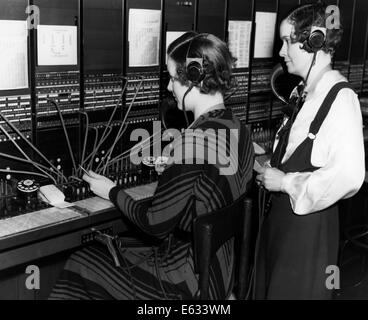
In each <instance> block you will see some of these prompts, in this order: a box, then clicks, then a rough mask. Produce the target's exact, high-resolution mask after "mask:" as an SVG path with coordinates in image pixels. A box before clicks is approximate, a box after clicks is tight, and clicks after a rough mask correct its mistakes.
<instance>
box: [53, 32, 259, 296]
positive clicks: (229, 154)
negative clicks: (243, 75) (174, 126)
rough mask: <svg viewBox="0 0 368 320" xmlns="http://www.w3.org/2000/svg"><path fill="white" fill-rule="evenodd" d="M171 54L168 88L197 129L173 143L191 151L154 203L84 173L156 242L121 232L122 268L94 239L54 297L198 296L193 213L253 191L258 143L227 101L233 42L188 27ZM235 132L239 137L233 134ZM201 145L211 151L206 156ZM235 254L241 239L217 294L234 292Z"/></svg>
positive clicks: (214, 278)
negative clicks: (145, 202) (133, 240)
mask: <svg viewBox="0 0 368 320" xmlns="http://www.w3.org/2000/svg"><path fill="white" fill-rule="evenodd" d="M167 53H168V64H167V67H168V72H169V75H170V82H169V85H168V90H169V91H170V92H172V94H173V95H174V97H175V99H176V101H177V103H178V108H179V109H184V108H185V109H186V110H187V111H191V112H193V114H194V119H195V121H194V123H192V125H191V128H192V129H196V130H195V131H188V132H185V133H184V134H183V137H182V139H178V140H174V141H173V150H174V151H175V150H181V151H185V152H184V153H185V158H180V157H178V158H174V159H173V160H174V162H172V163H170V164H168V166H167V167H166V168H165V170H164V171H163V173H162V174H161V175H160V176H159V180H158V186H157V189H156V191H155V193H154V195H153V198H152V201H151V202H150V203H149V204H148V205H143V204H142V203H139V202H137V201H135V200H133V199H132V198H131V197H130V196H129V195H128V194H127V193H126V192H125V191H124V189H123V188H120V187H117V186H115V184H114V183H113V182H112V181H110V180H109V179H107V178H105V177H103V176H100V175H98V174H95V173H94V172H89V176H88V175H84V176H83V179H84V180H85V181H87V182H88V183H89V184H90V187H91V190H92V191H93V192H94V193H95V194H96V195H98V196H100V197H103V198H105V199H110V200H111V201H112V202H113V203H114V204H115V206H116V207H117V208H118V209H119V210H120V211H121V213H122V216H123V218H124V219H128V220H130V222H132V223H133V224H134V225H136V226H137V227H138V228H140V229H141V230H142V231H143V232H144V233H146V234H147V235H149V236H151V237H152V240H155V241H151V242H147V241H146V242H145V243H143V244H142V243H140V244H135V245H132V244H131V242H130V243H129V242H127V241H125V239H123V238H122V239H120V240H119V244H120V245H119V249H118V250H117V251H118V252H117V255H118V256H120V258H121V259H120V264H121V266H120V267H119V266H115V264H114V261H113V260H112V257H111V255H110V253H109V252H108V250H107V248H106V247H103V246H98V245H93V246H90V247H87V248H83V249H82V250H80V251H78V252H76V253H74V254H73V255H72V256H71V257H70V259H69V260H68V262H67V264H66V266H65V269H64V271H63V273H62V275H61V278H60V279H59V281H58V282H57V284H56V286H55V287H54V289H53V292H52V294H51V298H53V299H139V300H142V299H149V300H151V299H193V298H195V297H197V296H198V293H199V292H198V275H197V274H196V273H195V272H194V267H193V250H192V243H191V238H192V237H191V236H192V222H193V219H194V218H195V217H196V216H198V215H202V214H206V213H211V212H214V211H216V210H218V209H220V208H223V207H225V206H227V205H229V204H231V203H232V202H233V201H235V200H237V199H238V198H239V197H241V196H242V195H243V194H244V193H245V192H246V190H247V183H248V182H249V181H250V180H251V177H252V168H253V146H252V144H251V141H250V135H249V132H248V131H247V129H246V127H245V126H244V125H243V124H241V123H240V121H239V120H238V119H236V118H235V117H234V116H233V115H232V112H231V110H229V109H226V108H225V105H224V93H225V92H226V91H228V90H229V89H230V88H231V85H232V76H231V70H232V66H233V62H234V60H233V58H232V56H231V54H230V52H229V50H228V48H227V46H226V44H225V43H224V42H222V41H221V40H220V39H218V38H217V37H215V36H213V35H210V34H196V33H193V32H188V33H185V34H184V35H182V36H181V37H180V38H179V39H177V40H175V41H174V42H173V43H172V44H171V45H170V46H169V48H168V52H167ZM208 129H209V131H206V130H208ZM220 129H221V131H222V132H226V135H227V137H228V138H230V143H228V140H227V139H226V138H225V139H224V137H222V138H221V137H219V136H218V137H217V138H218V141H217V143H216V135H217V133H218V131H219V130H220ZM202 132H207V133H208V135H209V136H211V135H212V136H213V137H215V140H214V141H215V144H216V145H211V143H210V142H209V141H210V140H211V139H210V138H209V140H208V143H207V144H206V142H204V141H205V140H206V139H207V138H205V137H204V136H203V134H202ZM234 132H235V133H236V134H234ZM233 134H234V135H236V137H233V138H235V140H234V139H233V138H231V137H230V135H233ZM199 141H202V142H199ZM206 141H207V140H206ZM212 141H213V140H212ZM231 142H234V143H233V144H231ZM203 144H204V145H203ZM197 147H198V148H197ZM207 147H208V148H209V149H206V148H207ZM216 147H217V156H218V157H220V156H221V155H222V156H223V157H225V158H230V163H229V165H226V164H224V162H223V161H222V162H219V161H218V159H216V154H215V158H214V159H211V158H210V156H209V155H210V154H211V155H213V154H214V153H213V152H212V150H213V148H216ZM201 148H204V150H203V149H202V151H204V153H206V154H207V156H208V157H206V156H205V157H204V158H200V157H198V156H199V155H198V154H197V152H199V150H201ZM207 151H208V153H207ZM199 153H200V152H199ZM178 154H179V153H178ZM194 154H195V155H196V156H194ZM174 157H175V155H174ZM222 160H223V158H222ZM222 169H233V170H227V171H226V170H224V171H226V174H224V171H223V170H222ZM231 218H232V217H231V214H229V219H231ZM234 259H235V257H234V241H233V239H230V240H229V241H227V242H226V243H225V244H224V245H223V246H222V247H221V248H220V249H219V250H218V252H217V254H216V257H215V258H214V259H213V261H212V263H211V268H210V288H209V297H210V299H225V298H226V297H227V296H228V295H229V294H230V293H231V291H232V285H233V276H234Z"/></svg>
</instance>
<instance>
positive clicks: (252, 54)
mask: <svg viewBox="0 0 368 320" xmlns="http://www.w3.org/2000/svg"><path fill="white" fill-rule="evenodd" d="M255 1H256V0H252V30H251V36H250V48H249V68H248V93H247V109H246V123H248V119H249V109H250V94H251V91H252V70H253V68H252V65H253V59H254V40H255V35H256V20H255V17H256V3H255Z"/></svg>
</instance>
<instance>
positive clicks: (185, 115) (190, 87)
mask: <svg viewBox="0 0 368 320" xmlns="http://www.w3.org/2000/svg"><path fill="white" fill-rule="evenodd" d="M193 87H194V85H193V84H190V86H189V88H188V89H187V91H186V92H185V93H184V96H183V99H182V106H183V112H184V117H185V122H186V124H187V127H189V120H188V116H187V112H186V110H185V98H186V96H187V95H188V93H189V92H190V91H191V90H192V89H193Z"/></svg>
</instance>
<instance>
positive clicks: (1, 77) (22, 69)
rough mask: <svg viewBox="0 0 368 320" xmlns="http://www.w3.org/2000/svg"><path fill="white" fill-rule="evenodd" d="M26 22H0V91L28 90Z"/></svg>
mask: <svg viewBox="0 0 368 320" xmlns="http://www.w3.org/2000/svg"><path fill="white" fill-rule="evenodd" d="M27 36H28V31H27V21H26V20H25V21H18V20H0V90H12V89H24V88H28V55H27Z"/></svg>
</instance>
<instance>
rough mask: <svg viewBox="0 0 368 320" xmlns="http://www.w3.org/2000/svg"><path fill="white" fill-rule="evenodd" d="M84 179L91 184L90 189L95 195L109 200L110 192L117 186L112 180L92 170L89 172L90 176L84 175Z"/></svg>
mask: <svg viewBox="0 0 368 320" xmlns="http://www.w3.org/2000/svg"><path fill="white" fill-rule="evenodd" d="M82 179H83V180H84V181H86V182H88V183H89V186H90V189H91V191H92V192H93V193H94V194H95V195H97V196H99V197H101V198H104V199H107V200H109V193H110V190H111V189H112V188H113V187H115V186H116V184H115V183H114V182H112V181H111V180H110V179H108V178H106V177H104V176H101V175H99V174H97V173H95V172H93V171H91V170H89V171H88V175H87V174H84V175H83V177H82Z"/></svg>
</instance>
